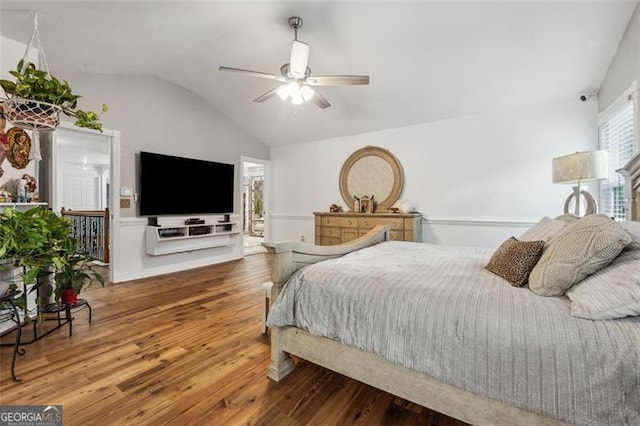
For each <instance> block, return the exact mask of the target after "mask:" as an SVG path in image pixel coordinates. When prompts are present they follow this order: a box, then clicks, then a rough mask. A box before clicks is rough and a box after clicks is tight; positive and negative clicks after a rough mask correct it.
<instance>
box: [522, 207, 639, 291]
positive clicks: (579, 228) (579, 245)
mask: <svg viewBox="0 0 640 426" xmlns="http://www.w3.org/2000/svg"><path fill="white" fill-rule="evenodd" d="M629 243H631V236H630V235H629V232H627V231H626V230H625V229H624V228H622V227H621V226H620V225H619V224H618V223H616V222H614V221H613V220H611V218H608V217H606V216H604V215H588V216H585V217H584V218H582V219H580V220H578V221H576V222H574V223H573V224H571V225H569V226H568V227H567V228H565V229H564V231H562V232H561V233H560V234H559V235H557V236H556V237H555V238H553V239H552V240H551V242H550V243H549V246H548V247H547V248H546V250H545V251H544V253H543V254H542V257H541V258H540V260H539V261H538V264H537V265H536V266H535V267H534V268H533V270H532V271H531V275H530V276H529V288H530V289H531V291H533V292H534V293H535V294H537V295H539V296H561V295H563V294H564V293H565V292H566V291H567V290H568V289H569V288H571V286H573V285H574V284H577V283H578V282H580V281H582V280H583V279H584V278H585V277H587V276H589V275H591V274H593V273H595V272H597V271H599V270H600V269H602V268H604V267H605V266H607V265H608V264H609V263H611V262H612V261H613V260H614V259H615V258H616V257H617V256H618V254H620V252H621V251H622V249H623V248H624V247H625V246H627V245H629Z"/></svg>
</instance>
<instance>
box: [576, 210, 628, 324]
mask: <svg viewBox="0 0 640 426" xmlns="http://www.w3.org/2000/svg"><path fill="white" fill-rule="evenodd" d="M620 225H621V226H622V227H623V228H624V229H625V230H626V231H627V232H628V233H629V235H630V237H631V243H630V244H629V245H628V246H627V247H625V249H624V250H623V251H622V253H620V255H619V256H618V257H617V258H616V259H615V260H614V261H613V262H612V263H611V264H610V265H609V266H608V267H607V268H606V269H602V270H600V271H598V272H596V273H595V274H593V275H591V276H589V277H587V278H586V279H584V280H583V281H581V282H579V283H578V284H576V285H575V286H573V287H572V288H570V289H569V291H567V296H569V299H570V300H571V315H573V316H574V317H579V318H586V319H591V320H607V319H609V320H611V319H617V318H624V317H627V316H637V315H640V222H620Z"/></svg>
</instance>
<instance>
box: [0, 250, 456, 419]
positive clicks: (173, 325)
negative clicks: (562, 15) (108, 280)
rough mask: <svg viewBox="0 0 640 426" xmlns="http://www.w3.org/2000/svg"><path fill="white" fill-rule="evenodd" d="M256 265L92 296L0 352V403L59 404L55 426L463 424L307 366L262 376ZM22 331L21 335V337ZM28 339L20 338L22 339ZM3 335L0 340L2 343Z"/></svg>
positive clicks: (261, 268) (263, 270)
mask: <svg viewBox="0 0 640 426" xmlns="http://www.w3.org/2000/svg"><path fill="white" fill-rule="evenodd" d="M268 279H269V266H268V264H267V256H266V255H264V254H257V255H253V256H248V257H246V258H245V259H244V260H241V261H236V262H230V263H226V264H223V265H216V266H211V267H205V268H199V269H194V270H190V271H185V272H178V273H174V274H169V275H163V276H160V277H152V278H147V279H142V280H136V281H131V282H128V283H124V284H116V285H111V284H109V285H107V287H105V288H100V287H99V286H93V287H91V288H89V289H88V290H86V291H85V292H84V293H83V294H82V297H84V298H86V299H87V300H89V302H90V303H91V306H92V307H93V323H92V324H90V325H89V324H88V321H87V316H88V315H87V314H88V312H87V311H86V310H84V311H83V310H79V311H77V312H76V313H75V320H74V322H73V328H74V335H73V337H69V335H68V329H67V327H62V328H61V329H59V330H56V331H54V332H53V333H52V334H50V335H49V336H47V337H45V338H43V339H41V340H39V341H38V342H35V343H33V344H31V345H25V346H23V347H24V348H25V349H26V353H25V354H24V355H23V356H20V357H18V361H17V374H18V376H19V377H20V378H21V379H22V382H19V383H14V382H12V381H11V378H10V374H9V366H10V363H11V350H12V349H11V348H9V347H3V348H0V349H1V352H0V355H1V360H0V366H1V367H2V369H1V371H0V374H1V376H0V404H2V405H7V404H43V405H49V404H51V405H53V404H56V405H57V404H61V405H62V406H63V417H64V423H65V425H87V424H100V425H104V424H117V425H121V424H181V425H182V424H199V425H202V424H277V425H304V424H322V425H325V424H327V425H333V424H336V425H338V424H339V425H346V424H363V425H381V424H403V425H411V424H421V425H422V424H428V425H460V424H463V423H461V422H458V421H456V420H453V419H451V418H449V417H446V416H443V415H441V414H438V413H435V412H432V411H430V410H427V409H425V408H422V407H420V406H418V405H415V404H412V403H409V402H407V401H404V400H402V399H400V398H397V397H394V396H392V395H390V394H388V393H385V392H382V391H379V390H376V389H374V388H372V387H370V386H367V385H364V384H362V383H359V382H356V381H355V380H351V379H348V378H346V377H344V376H341V375H340V374H337V373H333V372H331V371H329V370H326V369H323V368H321V367H318V366H316V365H313V364H310V363H308V362H304V361H300V362H299V363H298V365H297V367H296V369H295V371H294V372H293V373H292V374H290V375H289V376H288V377H286V378H285V379H284V380H282V381H281V382H279V383H276V382H272V381H270V380H269V379H267V377H266V374H265V372H266V369H267V367H268V365H269V344H268V338H267V337H266V336H264V335H262V334H261V333H260V326H261V318H260V316H261V298H262V286H261V283H263V282H264V281H268ZM26 330H28V331H29V332H30V329H29V328H26ZM26 334H30V333H26ZM11 338H12V335H7V336H5V337H4V338H3V339H2V341H3V342H7V341H10V340H11Z"/></svg>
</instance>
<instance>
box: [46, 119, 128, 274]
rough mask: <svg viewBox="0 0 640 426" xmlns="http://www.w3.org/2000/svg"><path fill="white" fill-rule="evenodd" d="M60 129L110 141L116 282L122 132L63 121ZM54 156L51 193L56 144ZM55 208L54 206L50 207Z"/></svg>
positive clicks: (112, 269)
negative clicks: (98, 136) (106, 138)
mask: <svg viewBox="0 0 640 426" xmlns="http://www.w3.org/2000/svg"><path fill="white" fill-rule="evenodd" d="M58 127H59V128H62V129H64V130H67V131H70V132H77V133H86V134H94V135H100V136H107V137H109V139H110V147H109V201H110V203H111V205H110V206H108V207H109V244H110V247H109V256H110V259H109V260H110V262H109V282H115V281H114V276H115V275H116V271H117V268H118V265H119V258H118V254H119V250H118V249H119V244H120V233H119V229H120V203H119V202H118V200H119V199H120V194H119V191H120V142H121V140H120V132H119V131H118V130H108V129H103V130H102V132H98V131H96V130H91V129H85V128H81V127H76V126H74V125H73V124H72V123H69V122H65V121H61V122H60V125H59V126H58ZM51 145H52V146H51V150H52V156H53V159H55V160H56V161H51V171H50V173H51V176H50V181H51V187H52V189H51V193H52V195H53V193H54V192H55V191H56V190H57V185H58V182H57V179H58V177H57V176H58V164H57V152H55V150H56V149H57V148H56V144H55V143H52V144H51ZM50 207H53V206H50Z"/></svg>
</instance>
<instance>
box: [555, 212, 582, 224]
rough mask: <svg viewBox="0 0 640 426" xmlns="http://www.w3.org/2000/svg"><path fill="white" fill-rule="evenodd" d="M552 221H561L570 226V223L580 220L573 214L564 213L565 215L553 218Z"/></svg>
mask: <svg viewBox="0 0 640 426" xmlns="http://www.w3.org/2000/svg"><path fill="white" fill-rule="evenodd" d="M553 220H561V221H563V222H565V223H568V224H569V225H571V224H572V223H574V222H576V221H578V220H580V218H579V217H578V216H576V215H574V214H571V213H565V214H561V215H560V216H558V217H555V218H554V219H553Z"/></svg>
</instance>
